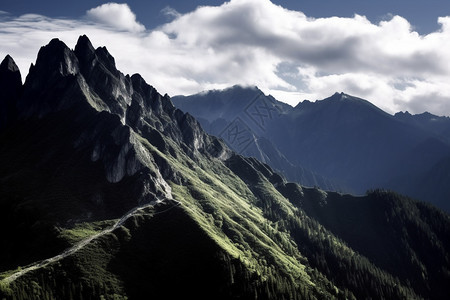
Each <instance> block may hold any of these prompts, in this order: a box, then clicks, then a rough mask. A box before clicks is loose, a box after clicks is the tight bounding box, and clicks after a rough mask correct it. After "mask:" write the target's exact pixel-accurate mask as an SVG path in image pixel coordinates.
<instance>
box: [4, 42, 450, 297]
mask: <svg viewBox="0 0 450 300" xmlns="http://www.w3.org/2000/svg"><path fill="white" fill-rule="evenodd" d="M0 92H1V94H0V108H1V114H0V117H1V119H0V121H1V123H0V140H1V143H0V236H1V247H0V299H8V300H9V299H16V300H21V299H69V300H70V299H182V298H192V299H445V298H446V297H447V296H448V295H449V294H450V286H449V285H448V283H449V282H450V258H449V255H448V253H449V252H450V216H449V215H448V214H447V213H445V212H444V211H442V210H440V209H438V208H436V207H434V206H432V205H430V204H426V203H423V202H418V201H415V200H412V199H409V198H407V197H404V196H402V195H400V194H397V193H394V192H387V191H385V190H379V189H376V190H373V191H370V192H368V193H367V194H365V195H363V196H352V195H350V194H343V193H337V192H326V191H324V190H322V189H319V188H317V187H304V186H301V185H299V184H298V183H295V182H289V181H287V180H286V179H285V177H284V176H283V175H281V174H280V173H278V172H276V171H274V170H273V168H271V167H270V166H269V165H268V164H265V163H263V162H261V161H260V160H258V159H256V158H252V157H246V156H243V155H240V154H238V153H237V152H235V151H233V150H232V149H230V148H229V147H228V146H227V145H226V144H225V142H226V143H228V144H230V145H231V146H233V147H234V148H236V149H238V150H240V151H245V150H246V149H251V148H252V147H253V148H254V149H259V151H260V154H261V157H263V158H264V159H266V160H267V161H268V162H270V163H278V166H283V164H291V165H290V168H286V169H285V170H286V173H288V174H289V172H292V173H290V174H291V175H292V176H297V177H296V178H300V179H301V178H305V179H308V180H311V182H312V183H313V182H317V183H318V184H324V185H327V184H329V185H330V186H334V185H333V184H334V183H333V182H332V181H331V180H328V179H325V177H321V176H319V175H317V174H315V173H313V172H311V171H306V169H305V168H303V167H300V165H302V166H303V165H304V166H305V167H308V168H310V167H315V166H321V168H319V167H317V169H318V171H327V172H322V173H324V175H326V176H327V177H330V178H331V177H333V178H334V179H342V180H336V181H341V182H346V181H347V180H349V179H352V178H356V177H358V176H359V177H360V178H359V180H360V182H371V180H372V179H373V178H378V177H376V176H375V175H373V174H377V173H376V172H375V171H377V172H382V171H384V170H385V168H387V167H381V166H380V167H379V170H378V169H377V170H373V171H371V172H368V173H367V174H366V173H358V174H357V175H358V176H357V175H354V174H353V175H352V172H354V171H355V169H351V168H356V167H358V168H359V170H363V171H367V170H368V169H370V168H375V167H376V166H375V163H374V162H372V161H367V162H364V161H363V158H364V157H366V158H367V157H369V158H372V157H373V158H374V159H378V161H381V158H383V157H384V156H386V155H387V154H389V153H396V154H397V155H398V153H400V152H402V151H404V152H403V154H404V155H403V158H404V160H400V161H395V160H394V159H392V161H393V162H392V163H393V164H394V163H395V166H401V167H404V166H403V164H405V162H406V161H408V160H407V159H410V157H412V158H414V157H416V156H417V155H419V154H423V153H425V154H429V153H431V154H432V155H431V154H430V155H429V156H430V158H427V159H425V160H421V161H420V162H418V163H416V164H413V165H411V166H409V169H408V170H410V171H411V172H412V171H416V169H421V168H422V164H428V163H429V162H430V161H433V160H434V158H435V157H438V156H439V155H440V153H441V152H445V151H444V150H445V149H446V147H447V144H446V142H445V141H444V139H443V138H439V137H438V136H437V135H436V137H434V135H435V134H437V133H443V134H444V133H445V129H443V128H444V127H440V126H441V125H439V126H431V125H423V126H424V127H423V128H422V127H420V126H422V125H420V126H419V125H414V126H413V125H411V124H410V123H408V122H412V123H414V122H415V121H414V120H415V119H413V121H408V120H406V121H405V120H402V121H399V120H397V117H392V116H389V115H387V114H385V113H383V112H382V111H380V110H378V109H376V108H375V107H373V106H372V105H370V104H368V103H367V102H365V101H362V100H360V99H356V98H352V97H349V96H346V95H341V94H337V95H335V96H333V98H332V99H328V100H324V101H323V102H317V103H307V102H305V103H303V104H302V105H301V106H299V107H297V108H291V107H289V106H287V105H285V104H282V103H279V102H277V101H275V100H274V99H273V98H271V97H266V96H263V95H262V94H261V93H260V91H258V90H257V89H243V88H239V87H235V88H233V89H230V90H228V91H227V92H225V94H226V93H229V94H233V93H235V94H236V95H241V96H243V95H245V96H246V97H245V98H244V97H242V98H236V97H233V99H235V100H234V101H235V102H236V103H235V105H230V103H229V102H228V100H227V99H228V98H229V97H226V98H223V99H224V100H227V101H223V102H220V101H219V100H220V99H221V98H220V97H221V95H223V94H224V92H213V93H212V94H216V95H218V96H217V97H218V99H219V100H217V101H218V102H217V103H221V105H222V106H223V108H224V109H223V110H222V111H221V112H219V111H217V110H213V108H214V105H216V104H215V102H211V101H207V103H208V104H209V107H207V108H206V109H205V115H204V119H205V120H210V121H211V124H210V125H211V126H212V127H213V128H214V126H218V127H217V128H220V131H219V134H218V136H220V137H221V138H222V139H219V138H217V137H214V136H213V135H209V134H207V133H206V132H205V131H204V130H203V129H202V127H201V126H200V124H199V123H198V121H197V120H196V119H195V118H194V117H192V116H191V115H190V114H189V113H185V112H183V111H182V110H180V109H178V108H176V107H175V106H174V105H173V103H172V101H171V99H170V97H169V96H168V95H161V94H159V93H158V92H157V90H156V89H155V88H153V87H152V86H150V85H149V84H147V83H146V82H145V81H144V79H143V78H142V77H141V76H140V75H139V74H134V75H132V76H129V75H124V74H122V73H121V72H120V71H119V70H117V68H116V65H115V60H114V58H113V56H112V55H111V54H110V53H109V52H108V51H107V49H106V48H105V47H100V48H97V49H95V48H94V47H93V46H92V44H91V42H90V41H89V39H88V38H87V37H86V36H81V37H80V38H79V39H78V42H77V44H76V46H75V49H70V48H69V47H67V45H65V44H64V42H62V41H60V40H58V39H53V40H51V41H50V43H49V44H48V45H46V46H44V47H42V48H41V49H40V51H39V53H38V55H37V60H36V63H35V64H33V65H32V66H31V68H30V71H29V73H28V75H27V76H26V80H25V82H24V83H22V80H21V76H20V70H19V69H18V68H17V66H16V64H15V63H14V60H13V58H12V57H10V56H7V57H6V58H5V59H4V60H3V62H2V63H1V64H0ZM252 95H253V96H252ZM206 96H207V94H206ZM247 96H249V97H250V100H249V98H248V97H247ZM199 97H200V96H199ZM252 97H253V98H252ZM261 99H263V101H264V102H258V103H257V102H255V101H260V100H261ZM320 105H324V106H325V107H324V108H322V107H320ZM225 108H226V109H225ZM233 109H234V110H233ZM347 110H352V111H347ZM209 111H210V113H209ZM320 112H322V113H320ZM321 114H323V116H322V117H321V119H320V118H319V117H320V116H321ZM355 114H357V116H355ZM220 118H222V119H220ZM360 119H362V121H358V122H356V121H357V120H360ZM215 120H218V121H217V122H216V123H214V121H215ZM324 120H325V121H327V122H325V121H324ZM386 120H390V121H389V122H387V121H386ZM208 122H209V121H208ZM289 122H290V123H289ZM355 122H356V124H355ZM252 123H254V124H252ZM205 124H207V123H205ZM373 124H378V125H379V124H385V125H384V126H385V127H378V129H373V127H374V125H373ZM392 124H395V126H397V127H396V129H395V130H394V129H392V128H393V127H392V126H393V125H392ZM398 124H400V125H398ZM420 124H422V123H420ZM356 125H357V126H359V129H358V130H356V131H355V130H353V131H350V130H349V129H350V128H354V126H356ZM391 125H392V126H391ZM223 126H225V127H223ZM283 126H284V127H283ZM296 126H299V127H296ZM299 128H301V129H302V130H298V129H299ZM326 128H329V129H330V132H328V133H327V132H326V131H325V129H326ZM430 132H432V133H433V135H432V134H431V133H430ZM308 133H309V134H308ZM366 134H367V135H368V136H366ZM408 134H409V135H408ZM385 135H388V137H389V139H386V138H385ZM425 137H428V138H431V140H432V141H433V143H431V142H427V143H425V141H423V142H422V143H420V141H421V139H422V138H425ZM286 139H287V140H286ZM296 139H297V140H296ZM301 139H305V140H301ZM341 139H344V140H341ZM349 139H360V142H361V143H362V146H361V147H362V148H361V149H362V150H366V151H369V150H371V149H372V148H371V147H374V148H373V151H372V152H370V151H369V153H365V152H362V151H361V150H358V149H353V148H352V147H350V146H349V145H346V144H345V141H348V140H349ZM324 140H325V141H324ZM327 140H329V142H330V143H326V141H327ZM280 141H285V143H284V144H283V145H284V147H281V142H280ZM385 141H392V142H393V144H392V145H390V144H380V145H378V144H377V142H379V143H381V142H385ZM399 141H400V142H401V143H400V142H399ZM331 142H332V143H331ZM369 142H370V143H369ZM406 142H408V143H406ZM404 143H406V144H404ZM417 143H418V144H417ZM331 144H333V145H335V146H336V147H337V146H339V145H340V144H342V146H341V147H342V149H336V150H335V151H336V153H332V152H330V151H328V152H327V151H325V150H326V149H320V148H319V146H320V145H322V146H327V145H331ZM289 145H291V146H292V147H297V148H294V149H291V150H289V149H287V148H285V147H288V146H289ZM405 145H406V146H405ZM414 145H415V146H414ZM312 146H314V147H316V149H317V151H319V152H318V153H316V154H314V153H312V152H309V153H303V152H302V151H305V149H307V147H312ZM407 146H408V147H407ZM431 146H432V147H431ZM386 147H390V148H388V149H385V148H386ZM338 150H339V151H338ZM344 150H346V151H350V152H351V153H350V154H351V155H354V156H355V157H354V158H355V159H356V160H357V161H358V162H359V165H357V164H354V163H353V162H352V161H350V160H349V157H348V154H347V156H345V151H344ZM431 150H432V151H434V152H429V151H431ZM255 151H256V150H255ZM299 153H303V156H299V155H298V154H299ZM324 153H328V155H330V157H323V155H324ZM330 153H331V154H330ZM436 153H437V154H436ZM438 154H439V155H438ZM319 157H322V159H323V160H325V162H320V159H319ZM380 157H381V158H380ZM442 157H443V158H442V159H445V155H444V156H442ZM397 158H398V156H397ZM309 159H311V160H312V162H308V160H309ZM333 159H347V160H344V161H340V160H336V161H333ZM315 160H316V161H315ZM291 162H293V163H291ZM447 162H448V161H447ZM300 163H301V164H300ZM327 163H328V165H327ZM436 166H437V167H436V168H431V169H430V170H429V172H430V174H434V176H440V175H441V174H442V176H443V177H439V179H440V180H445V174H446V170H445V169H440V168H439V166H440V165H436ZM343 167H347V168H349V170H347V171H346V170H341V169H342V168H343ZM390 167H392V170H393V171H397V170H395V169H394V165H393V166H390ZM344 171H346V172H344ZM349 171H352V172H349ZM295 172H299V173H295ZM301 172H304V173H301ZM340 172H341V173H340ZM404 172H406V169H402V170H401V171H397V173H395V174H390V173H388V174H389V176H398V175H399V174H403V173H404ZM372 173H373V174H372ZM336 174H347V175H346V176H343V177H342V178H338V177H337V175H336ZM331 175H332V176H331ZM302 176H303V177H302ZM366 176H367V177H369V178H368V179H366ZM423 184H424V186H425V185H426V184H427V182H423ZM430 184H432V183H430Z"/></svg>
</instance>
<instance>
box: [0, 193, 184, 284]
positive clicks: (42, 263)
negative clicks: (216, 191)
mask: <svg viewBox="0 0 450 300" xmlns="http://www.w3.org/2000/svg"><path fill="white" fill-rule="evenodd" d="M170 201H174V200H170ZM162 202H164V200H157V201H154V202H152V203H149V204H145V205H142V206H137V207H135V208H133V209H131V210H130V211H128V212H127V213H126V214H125V215H123V216H122V217H121V218H120V219H119V220H117V222H116V223H114V225H113V226H111V227H109V228H106V229H104V230H102V231H100V232H99V233H96V234H94V235H92V236H89V237H87V238H85V239H83V240H81V241H79V242H77V243H76V244H74V245H73V246H72V247H70V248H68V249H66V250H64V251H63V252H62V253H61V254H58V255H56V256H54V257H51V258H47V259H44V260H42V261H38V262H35V263H33V264H31V265H28V266H26V267H24V268H23V269H22V270H20V271H17V272H16V273H14V274H12V275H10V276H8V277H6V278H4V279H2V280H1V282H3V283H6V284H9V283H11V282H13V281H14V280H16V279H17V278H19V277H21V276H23V275H24V274H26V273H28V272H30V271H33V270H37V269H40V268H43V267H45V266H47V265H49V264H51V263H54V262H57V261H59V260H61V259H63V258H65V257H67V256H70V255H72V254H74V253H75V252H77V251H78V250H80V249H82V248H83V247H84V246H86V245H87V244H89V243H90V242H91V241H93V240H95V239H98V238H99V237H101V236H104V235H105V234H108V233H110V232H112V231H114V230H116V229H117V228H119V227H120V226H122V225H123V223H124V222H125V221H126V220H128V219H129V218H130V217H131V216H133V215H134V214H136V213H137V212H139V211H141V210H144V209H146V208H150V207H154V206H155V205H156V204H158V203H162ZM175 203H176V204H174V205H172V206H170V207H169V208H167V209H165V210H163V211H160V212H156V213H155V214H160V213H163V212H166V211H168V210H170V209H172V208H174V207H176V206H179V205H180V203H179V202H175Z"/></svg>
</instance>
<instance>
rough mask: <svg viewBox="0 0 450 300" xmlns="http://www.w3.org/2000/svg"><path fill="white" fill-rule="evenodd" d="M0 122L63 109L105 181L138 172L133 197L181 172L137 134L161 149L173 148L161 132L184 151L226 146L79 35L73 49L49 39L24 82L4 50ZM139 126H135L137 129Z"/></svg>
mask: <svg viewBox="0 0 450 300" xmlns="http://www.w3.org/2000/svg"><path fill="white" fill-rule="evenodd" d="M0 76H1V80H0V84H1V85H2V86H1V89H0V90H1V91H2V95H1V98H0V107H1V108H2V109H1V111H2V115H1V119H0V121H1V123H0V126H1V127H0V129H4V128H6V127H8V126H11V125H12V124H14V123H15V122H16V121H17V120H29V119H42V118H45V117H47V116H52V115H55V114H65V115H66V116H67V120H68V121H70V122H75V123H77V124H78V126H79V127H81V128H83V130H81V131H80V134H79V135H78V137H77V138H75V139H74V141H73V147H74V149H86V148H89V149H90V152H91V160H92V161H93V162H101V163H102V164H103V166H104V170H105V176H106V178H107V180H108V181H109V182H111V183H116V182H119V181H121V180H122V179H123V178H124V177H126V176H128V177H131V176H134V175H136V174H139V176H140V178H142V179H143V184H142V186H143V189H142V190H143V192H142V194H141V196H140V198H139V199H138V201H139V202H140V201H143V200H145V199H147V198H149V199H153V198H155V197H166V198H171V191H170V187H169V185H168V184H167V182H166V180H168V179H170V180H172V181H175V182H176V181H177V180H179V178H178V176H177V175H176V174H174V172H173V171H171V168H169V167H168V164H167V162H164V161H163V160H161V159H160V158H156V159H155V158H154V157H153V156H152V155H151V154H150V153H149V152H148V151H147V150H146V149H145V147H144V146H143V145H142V143H141V142H140V141H139V136H142V137H144V138H146V139H148V140H149V141H150V143H152V145H153V146H155V147H156V148H157V149H158V150H160V151H163V152H164V151H172V150H173V149H170V148H171V147H170V145H169V144H168V143H167V142H166V139H167V138H170V139H172V140H173V141H175V142H176V143H177V144H181V145H182V147H183V150H185V151H186V152H187V153H188V154H189V156H191V157H193V158H195V157H196V156H197V155H199V154H200V153H203V154H206V155H212V156H216V157H221V158H227V157H229V155H230V150H228V148H227V147H226V146H224V145H223V143H221V142H220V141H218V140H217V139H216V138H214V137H210V136H208V135H207V134H206V133H205V132H204V131H203V130H202V129H201V127H200V125H199V124H198V122H197V121H196V120H195V119H194V118H193V117H192V116H190V115H189V114H185V113H183V112H182V111H180V110H179V109H177V108H175V107H174V105H173V104H172V102H171V100H170V97H169V96H167V95H164V96H162V95H160V94H159V93H158V92H157V90H156V89H155V88H153V87H152V86H150V85H148V84H147V83H146V82H145V80H144V79H143V78H142V77H141V76H140V75H139V74H134V75H133V76H129V75H124V74H122V73H121V72H120V71H118V70H117V68H116V65H115V60H114V58H113V57H112V56H111V54H110V53H109V52H108V50H107V49H106V48H105V47H100V48H97V49H94V47H93V46H92V44H91V42H90V41H89V39H88V38H87V37H86V36H81V37H80V38H79V39H78V42H77V44H76V46H75V49H74V50H71V49H69V48H68V47H67V46H66V45H65V44H64V43H63V42H62V41H60V40H58V39H53V40H52V41H51V42H50V43H49V44H48V45H46V46H44V47H42V48H41V49H40V51H39V54H38V57H37V60H36V64H34V65H33V64H32V65H31V67H30V71H29V74H28V75H27V77H26V80H25V83H24V84H23V85H22V82H21V76H20V71H19V69H18V67H17V65H16V64H15V63H14V60H13V59H12V58H11V57H10V56H7V57H6V58H5V59H4V61H3V62H2V64H1V68H0ZM136 133H138V134H136Z"/></svg>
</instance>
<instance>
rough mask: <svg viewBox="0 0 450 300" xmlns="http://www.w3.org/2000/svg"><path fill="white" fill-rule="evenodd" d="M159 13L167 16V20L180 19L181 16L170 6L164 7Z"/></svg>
mask: <svg viewBox="0 0 450 300" xmlns="http://www.w3.org/2000/svg"><path fill="white" fill-rule="evenodd" d="M161 13H162V14H163V15H165V16H167V17H168V18H169V19H176V18H179V17H181V16H182V15H181V14H180V13H179V12H178V11H177V10H176V9H174V8H172V7H170V6H166V7H164V8H163V9H162V10H161Z"/></svg>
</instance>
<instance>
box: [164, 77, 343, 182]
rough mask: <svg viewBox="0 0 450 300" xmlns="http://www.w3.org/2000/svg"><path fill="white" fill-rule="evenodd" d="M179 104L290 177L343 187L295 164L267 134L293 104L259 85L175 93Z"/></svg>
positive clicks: (234, 145) (247, 152) (212, 129)
mask: <svg viewBox="0 0 450 300" xmlns="http://www.w3.org/2000/svg"><path fill="white" fill-rule="evenodd" d="M172 102H173V103H174V104H175V106H176V107H178V108H180V109H181V110H183V111H187V112H189V113H190V114H192V115H193V116H194V117H195V118H197V120H198V121H199V122H200V124H201V125H202V127H203V128H204V129H205V130H206V131H207V132H208V133H210V134H212V135H215V136H218V137H219V138H222V139H223V140H224V141H225V142H226V143H227V145H228V146H229V147H230V148H231V149H233V150H234V151H236V152H238V153H240V154H242V155H246V156H252V157H255V158H257V159H259V160H260V161H262V162H264V163H267V164H269V165H270V166H271V167H272V168H274V169H275V170H277V171H278V172H280V173H282V174H283V175H284V176H286V178H287V179H289V180H291V181H295V182H299V183H301V184H302V185H305V186H317V187H320V188H322V189H325V190H341V189H343V188H342V187H341V186H339V185H338V184H337V183H336V182H333V181H332V180H329V179H327V178H325V177H324V176H322V175H320V174H317V173H316V172H312V171H310V170H309V169H307V168H304V167H303V166H302V165H301V164H299V163H293V162H292V160H289V159H288V158H286V156H285V155H284V154H283V152H282V151H280V149H279V148H278V147H277V146H276V145H275V144H274V143H273V142H272V139H271V137H270V136H268V135H267V134H266V132H267V131H268V128H269V127H271V126H278V124H279V123H278V122H277V120H278V119H279V118H280V116H281V115H285V114H288V113H289V112H290V111H292V107H291V106H289V105H287V104H285V103H283V102H279V101H277V100H276V99H275V98H273V97H272V96H270V95H269V96H266V95H264V93H263V92H262V91H261V90H259V89H258V88H257V87H241V86H239V85H235V86H233V87H231V88H228V89H225V90H223V91H221V90H213V91H208V92H204V93H200V94H196V95H192V96H175V97H173V98H172Z"/></svg>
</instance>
